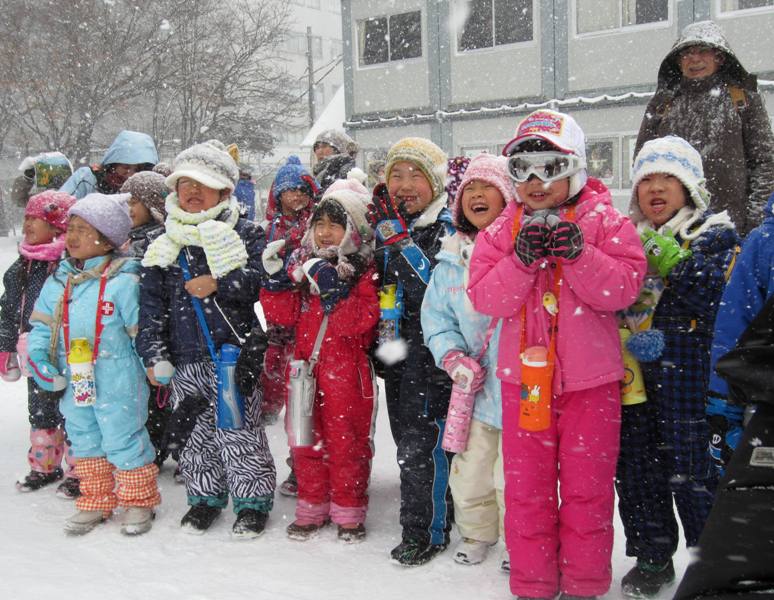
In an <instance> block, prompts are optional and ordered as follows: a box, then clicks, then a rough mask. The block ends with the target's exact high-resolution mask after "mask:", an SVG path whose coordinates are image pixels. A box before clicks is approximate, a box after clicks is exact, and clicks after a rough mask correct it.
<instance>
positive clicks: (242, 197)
mask: <svg viewBox="0 0 774 600" xmlns="http://www.w3.org/2000/svg"><path fill="white" fill-rule="evenodd" d="M234 196H236V199H237V200H238V201H239V205H240V206H241V207H242V211H243V212H242V216H243V217H245V218H246V219H247V220H248V221H255V182H254V181H253V180H252V179H241V178H240V179H239V181H238V182H237V185H236V188H234Z"/></svg>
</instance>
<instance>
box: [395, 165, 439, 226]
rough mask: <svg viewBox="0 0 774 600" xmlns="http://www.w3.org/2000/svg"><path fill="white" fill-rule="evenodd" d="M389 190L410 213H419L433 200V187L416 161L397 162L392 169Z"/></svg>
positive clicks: (399, 204) (399, 205)
mask: <svg viewBox="0 0 774 600" xmlns="http://www.w3.org/2000/svg"><path fill="white" fill-rule="evenodd" d="M387 191H388V192H389V193H390V196H392V197H393V198H395V200H396V202H397V203H398V207H401V206H403V209H404V210H405V211H406V213H408V214H409V215H418V214H420V213H421V212H422V211H423V210H425V209H426V208H427V207H428V206H429V205H430V203H431V202H432V201H433V187H432V186H431V185H430V182H429V181H428V180H427V177H425V174H424V173H422V170H421V169H420V168H419V167H417V166H416V165H415V164H414V163H412V162H409V161H407V160H401V161H398V162H396V163H395V164H394V165H393V167H392V169H391V170H390V178H389V180H388V181H387Z"/></svg>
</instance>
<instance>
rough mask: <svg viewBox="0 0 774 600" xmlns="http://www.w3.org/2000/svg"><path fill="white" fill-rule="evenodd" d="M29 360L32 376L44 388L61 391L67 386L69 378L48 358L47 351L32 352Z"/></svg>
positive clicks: (50, 390) (49, 390)
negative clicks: (63, 375)
mask: <svg viewBox="0 0 774 600" xmlns="http://www.w3.org/2000/svg"><path fill="white" fill-rule="evenodd" d="M27 362H28V363H29V365H30V371H31V372H32V377H33V378H34V379H35V383H36V384H37V385H38V387H39V388H40V389H42V390H45V391H47V392H59V391H61V390H63V389H65V388H66V387H67V379H66V378H65V377H62V375H61V373H59V370H58V369H57V368H56V367H55V366H54V365H52V364H51V363H50V362H49V360H48V355H47V354H46V353H45V352H34V351H33V352H30V355H29V358H28V360H27Z"/></svg>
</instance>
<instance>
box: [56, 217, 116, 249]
mask: <svg viewBox="0 0 774 600" xmlns="http://www.w3.org/2000/svg"><path fill="white" fill-rule="evenodd" d="M65 248H67V252H69V253H70V256H72V257H73V258H77V259H79V260H86V259H88V258H94V257H95V256H104V255H105V254H108V253H109V252H110V251H112V250H113V246H111V244H110V242H108V241H107V240H106V239H105V237H104V236H103V235H102V234H101V233H100V232H99V231H97V230H96V229H94V227H92V226H91V225H89V224H88V223H87V222H86V221H84V220H83V219H81V218H80V217H75V216H73V217H70V221H69V222H68V223H67V236H66V237H65Z"/></svg>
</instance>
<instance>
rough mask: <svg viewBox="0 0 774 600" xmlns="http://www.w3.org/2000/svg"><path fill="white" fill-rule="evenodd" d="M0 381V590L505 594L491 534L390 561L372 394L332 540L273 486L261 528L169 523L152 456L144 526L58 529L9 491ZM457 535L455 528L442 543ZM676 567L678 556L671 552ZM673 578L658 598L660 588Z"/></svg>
mask: <svg viewBox="0 0 774 600" xmlns="http://www.w3.org/2000/svg"><path fill="white" fill-rule="evenodd" d="M15 244H16V240H15V239H13V238H0V270H1V271H2V272H5V270H6V269H7V268H8V266H9V265H10V264H11V262H13V260H15V258H16V257H17V254H16V247H15ZM0 385H2V388H0V389H2V393H0V536H1V537H0V540H1V541H0V598H2V599H4V600H38V599H40V598H47V597H48V598H60V597H61V598H67V599H68V600H69V599H72V600H98V599H99V600H101V599H103V598H110V599H111V600H134V599H137V600H157V599H159V600H178V599H181V600H182V599H185V600H230V599H232V598H233V599H239V600H245V599H250V600H264V599H287V600H328V599H331V600H332V599H341V598H369V600H382V599H383V600H388V599H396V598H419V599H421V600H455V599H460V600H472V599H474V598H481V599H486V600H497V599H502V600H506V599H508V598H512V596H511V594H510V591H509V589H508V577H507V575H505V574H503V573H501V572H499V570H498V557H499V554H500V551H501V550H502V543H500V544H498V546H497V547H496V548H494V549H493V551H492V553H490V556H489V558H488V559H487V560H486V561H485V562H484V563H483V564H481V565H478V566H473V567H464V566H460V565H457V564H456V563H454V562H453V561H452V558H451V551H450V550H447V551H446V552H445V553H443V554H442V555H440V556H439V557H437V558H436V559H435V560H433V561H432V562H431V563H430V564H428V565H426V566H424V567H418V568H414V569H405V568H402V567H399V566H397V565H395V564H392V563H391V562H390V561H389V559H388V556H389V550H390V549H391V548H392V547H393V546H395V545H396V544H397V543H398V542H399V540H400V527H399V525H398V504H399V497H400V494H399V487H398V467H397V464H396V461H395V446H394V444H393V442H392V438H391V436H390V433H389V425H388V423H387V414H386V410H385V408H384V398H383V396H382V397H381V398H380V402H381V404H380V414H379V418H378V425H377V431H376V457H375V459H374V464H373V474H372V477H371V487H370V494H371V506H370V510H369V514H368V521H367V523H366V525H367V528H368V538H367V539H366V541H365V542H364V543H363V544H360V545H353V546H347V545H343V544H340V543H338V542H337V540H336V535H335V528H332V527H330V528H328V530H327V531H325V532H324V533H323V534H322V535H320V536H319V537H318V538H317V539H314V540H312V541H309V542H306V543H303V542H294V541H290V540H288V539H287V537H286V536H285V527H286V526H287V525H288V523H290V522H291V520H292V519H293V509H294V502H293V500H292V499H288V498H285V497H283V496H280V495H279V494H278V495H277V498H276V502H275V505H274V510H273V511H272V513H271V517H270V519H269V523H268V525H267V530H266V533H265V534H264V535H263V536H262V537H260V538H258V539H257V540H253V541H249V542H244V541H242V542H237V541H232V540H231V539H230V537H229V532H230V529H231V524H232V522H233V520H234V515H233V513H231V512H230V510H229V511H228V512H224V514H223V515H222V516H221V517H220V519H219V520H218V521H217V522H216V523H215V525H213V527H212V529H211V530H210V531H209V532H208V533H206V534H205V535H203V536H192V535H189V534H185V533H183V532H182V531H181V530H180V527H179V522H180V517H181V516H182V515H183V514H184V512H185V511H186V506H185V490H184V488H183V487H182V486H180V485H177V484H175V482H174V480H173V478H172V473H173V470H174V466H173V463H172V462H171V461H170V462H168V463H167V464H165V465H164V468H163V469H162V471H161V476H160V480H159V485H160V487H161V493H162V496H163V502H162V504H161V506H160V507H159V509H158V514H157V517H156V521H155V524H154V526H153V530H152V531H151V532H150V533H148V534H147V535H144V536H141V537H138V538H127V537H124V536H122V535H121V534H120V533H119V528H118V524H117V523H116V522H115V519H114V520H113V521H112V522H108V523H107V524H105V525H102V526H100V527H98V528H97V529H96V530H95V531H93V532H91V533H90V534H88V535H86V536H84V537H81V538H70V537H65V535H64V533H63V532H62V523H63V521H64V519H65V518H66V517H67V516H68V515H69V514H70V513H71V512H72V511H73V510H74V508H73V504H72V503H71V502H68V501H64V500H60V499H58V498H57V497H56V496H54V489H53V487H51V488H44V489H43V490H41V491H39V492H36V493H32V494H20V493H18V492H17V491H16V489H15V487H14V482H15V481H16V479H17V478H19V477H22V476H23V475H24V474H25V473H26V469H27V464H26V453H27V447H28V422H27V410H26V384H25V382H24V381H18V382H16V383H11V384H9V383H3V382H0ZM268 434H269V439H270V441H271V447H272V450H273V452H274V456H275V459H276V462H277V470H278V475H279V477H280V481H281V480H282V479H284V477H285V476H286V475H287V471H288V468H287V466H286V465H285V462H284V459H285V457H286V456H287V445H286V441H285V435H284V431H283V429H282V427H281V426H280V425H274V426H272V427H270V428H269V431H268ZM456 540H457V534H456V532H455V533H454V534H453V539H452V543H454V542H455V541H456ZM675 559H676V562H675V568H676V571H677V574H678V579H679V578H680V577H681V576H682V573H683V571H684V570H685V566H686V564H687V561H688V553H687V552H686V551H685V549H682V548H681V549H680V550H679V551H678V553H677V556H676V557H675ZM632 564H633V561H632V559H628V558H626V556H625V555H624V538H623V532H622V528H621V524H620V521H618V520H617V519H616V535H615V548H614V550H613V585H612V587H611V591H610V592H609V593H608V594H607V595H606V596H604V598H605V599H607V600H614V599H618V598H620V592H619V590H620V581H621V577H622V576H623V575H624V574H625V573H626V572H627V570H628V569H629V568H630V567H631V566H632ZM673 591H674V588H670V589H669V590H667V591H665V592H664V593H663V594H662V595H661V596H660V597H659V598H660V599H661V600H666V599H667V598H671V595H672V593H673Z"/></svg>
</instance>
